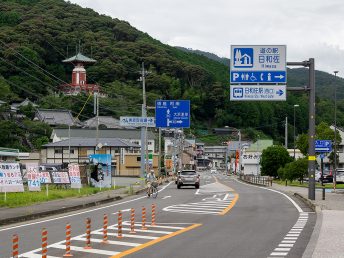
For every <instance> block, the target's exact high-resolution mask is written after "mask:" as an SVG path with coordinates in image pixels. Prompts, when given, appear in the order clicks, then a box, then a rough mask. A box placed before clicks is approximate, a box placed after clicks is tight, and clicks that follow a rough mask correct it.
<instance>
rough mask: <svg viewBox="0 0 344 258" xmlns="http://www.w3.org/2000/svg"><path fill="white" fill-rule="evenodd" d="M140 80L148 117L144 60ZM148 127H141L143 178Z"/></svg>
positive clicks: (141, 174) (142, 109)
mask: <svg viewBox="0 0 344 258" xmlns="http://www.w3.org/2000/svg"><path fill="white" fill-rule="evenodd" d="M140 73H141V77H140V81H142V98H143V104H142V107H141V112H142V113H141V116H142V117H147V103H146V85H145V78H146V75H147V72H146V71H145V65H144V62H142V71H141V72H140ZM145 140H146V128H145V127H141V171H140V172H141V173H140V177H141V178H143V177H144V176H145V149H146V148H145V146H146V141H145Z"/></svg>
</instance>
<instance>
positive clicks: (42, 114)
mask: <svg viewBox="0 0 344 258" xmlns="http://www.w3.org/2000/svg"><path fill="white" fill-rule="evenodd" d="M35 117H36V118H37V119H38V120H40V121H42V122H45V123H47V124H49V125H74V124H75V123H74V119H73V116H72V114H71V112H70V111H69V110H63V109H37V111H36V115H35Z"/></svg>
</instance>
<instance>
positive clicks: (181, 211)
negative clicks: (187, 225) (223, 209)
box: [168, 209, 219, 215]
mask: <svg viewBox="0 0 344 258" xmlns="http://www.w3.org/2000/svg"><path fill="white" fill-rule="evenodd" d="M168 211H169V212H177V213H193V214H216V215H217V214H219V212H212V211H197V210H193V211H191V210H181V209H177V210H168Z"/></svg>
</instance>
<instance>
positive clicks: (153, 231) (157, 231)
mask: <svg viewBox="0 0 344 258" xmlns="http://www.w3.org/2000/svg"><path fill="white" fill-rule="evenodd" d="M108 229H114V230H116V229H117V227H114V226H110V227H108ZM122 230H123V231H130V230H131V229H130V228H124V227H123V228H122ZM135 231H137V232H147V233H155V234H171V233H173V232H172V231H160V230H150V229H135Z"/></svg>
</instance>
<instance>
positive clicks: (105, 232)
mask: <svg viewBox="0 0 344 258" xmlns="http://www.w3.org/2000/svg"><path fill="white" fill-rule="evenodd" d="M102 243H103V244H108V243H109V241H108V216H107V215H106V214H104V219H103V241H102Z"/></svg>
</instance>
